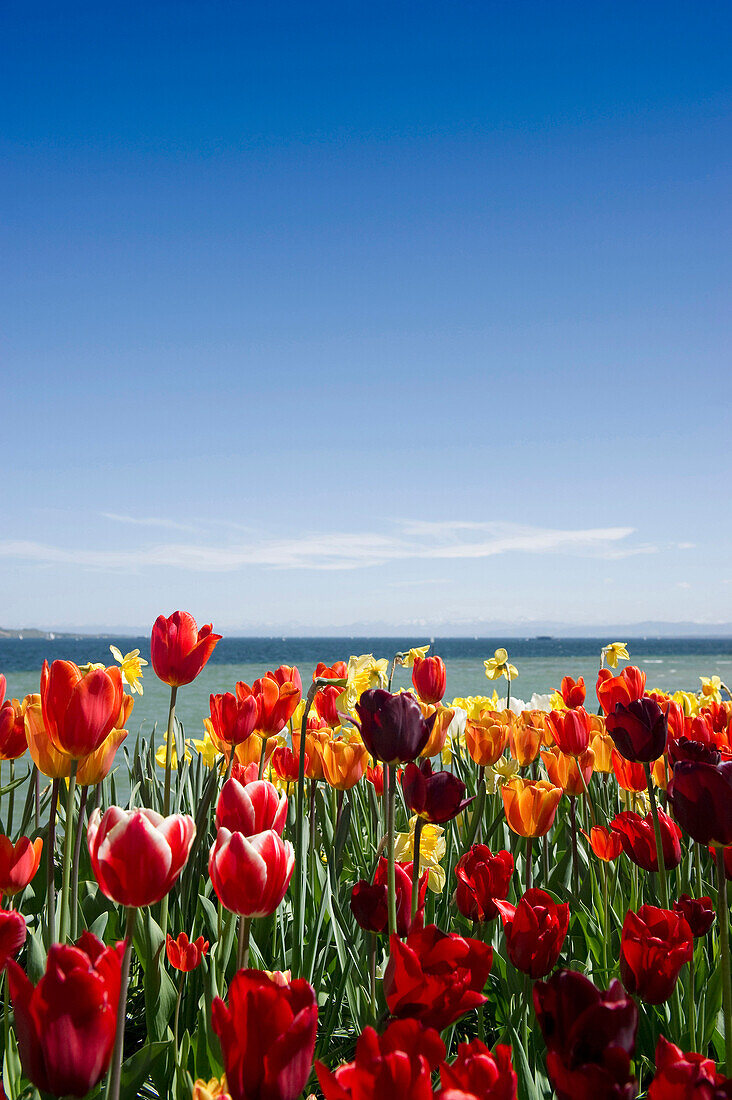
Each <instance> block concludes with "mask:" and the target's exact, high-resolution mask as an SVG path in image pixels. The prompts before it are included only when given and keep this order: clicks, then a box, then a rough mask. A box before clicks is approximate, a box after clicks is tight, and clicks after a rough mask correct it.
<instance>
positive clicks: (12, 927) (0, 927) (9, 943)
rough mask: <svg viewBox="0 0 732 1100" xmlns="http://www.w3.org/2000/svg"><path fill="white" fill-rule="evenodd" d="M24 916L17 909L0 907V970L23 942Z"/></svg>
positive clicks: (16, 952) (15, 953)
mask: <svg viewBox="0 0 732 1100" xmlns="http://www.w3.org/2000/svg"><path fill="white" fill-rule="evenodd" d="M25 935H26V927H25V917H24V916H23V915H22V914H21V913H19V912H18V910H17V909H0V971H2V970H4V969H5V964H6V962H7V961H8V959H13V958H15V956H16V955H17V954H18V952H19V951H20V949H21V947H22V946H23V944H24V943H25Z"/></svg>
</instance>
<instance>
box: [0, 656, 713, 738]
mask: <svg viewBox="0 0 732 1100" xmlns="http://www.w3.org/2000/svg"><path fill="white" fill-rule="evenodd" d="M428 640H429V639H426V638H419V637H417V638H290V639H281V638H224V639H223V640H222V641H221V642H220V643H219V645H218V646H217V648H216V650H215V651H214V654H213V657H212V658H211V660H210V661H209V663H208V665H207V666H206V668H205V669H204V670H203V672H202V673H201V675H200V676H199V677H198V679H197V680H195V681H194V682H193V683H192V684H190V685H188V686H187V687H184V688H181V689H180V691H179V693H178V706H177V714H178V717H179V719H180V721H181V722H182V723H183V726H184V727H185V731H186V735H187V736H193V737H198V736H200V735H201V733H202V731H203V718H204V717H205V716H206V715H207V714H208V710H209V705H208V699H209V695H210V694H211V693H212V692H220V691H231V690H233V687H234V684H235V683H236V681H237V680H244V681H246V682H247V683H250V684H251V682H252V681H253V680H255V679H256V678H257V677H258V676H262V675H263V674H264V673H265V672H266V671H267V669H270V668H276V667H277V666H278V665H280V664H293V663H294V664H296V665H297V666H298V668H299V669H300V673H301V675H302V679H303V683H307V681H309V680H310V678H311V676H312V673H313V669H314V668H315V665H316V664H317V663H318V661H321V660H322V661H325V663H326V664H332V662H333V661H335V660H339V659H342V660H347V659H348V657H349V655H350V654H352V653H374V655H375V656H377V657H387V658H391V657H392V656H393V654H394V653H395V652H397V651H398V650H403V649H408V648H409V647H410V646H414V645H424V644H426V642H427V641H428ZM614 640H615V639H609V638H564V639H559V638H556V639H555V638H552V639H536V638H522V639H519V638H516V639H505V638H486V639H474V638H446V639H435V641H434V643H433V644H432V648H431V652H433V653H438V654H439V655H440V656H441V657H443V658H444V660H445V662H446V665H447V674H448V675H447V693H446V699H447V700H450V699H451V698H452V697H453V696H455V695H463V696H464V695H478V694H489V693H490V692H491V691H492V690H493V688H494V687H497V688H498V690H499V694H500V693H501V692H502V691H503V690H505V684H504V681H499V682H497V683H496V684H493V683H489V681H488V680H487V679H486V677H485V674H484V671H483V661H484V660H485V659H486V658H488V657H491V656H492V655H493V652H494V650H495V649H496V648H497V647H498V646H499V645H505V647H506V648H507V649H508V651H509V655H510V658H511V661H512V662H513V663H514V664H515V665H516V666H517V667H518V670H519V676H518V679H517V680H516V681H515V683H514V684H513V686H512V694H513V695H514V696H515V697H518V698H521V699H524V700H528V699H529V698H530V697H531V695H532V693H534V692H536V693H544V692H548V691H551V689H552V688H555V687H558V686H559V683H560V681H561V679H562V676H564V675H570V676H573V677H575V679H576V678H577V677H578V676H584V677H585V680H586V683H587V685H588V689H590V694H591V688H592V685H593V684H594V681H595V678H596V675H597V669H598V665H599V654H600V648H601V647H602V645H603V644H606V643H607V642H608V641H614ZM622 640H623V641H627V643H628V647H629V650H630V657H631V661H632V663H633V664H638V665H640V666H641V668H643V669H644V670H645V671H646V673H647V676H648V685H649V687H659V688H663V689H665V690H670V689H671V690H672V689H676V688H682V689H684V690H687V691H697V690H698V689H699V686H700V685H699V677H700V676H712V675H715V674H716V675H718V676H720V677H721V679H722V680H724V681H727V682H729V680H731V679H732V639H731V638H655V639H636V640H633V639H628V638H623V639H622ZM110 644H115V645H118V646H119V648H120V649H121V650H122V652H123V653H126V652H127V651H128V650H131V649H135V648H139V649H140V650H141V651H142V654H143V655H144V656H146V657H148V658H149V638H122V639H120V638H115V637H109V638H79V639H75V638H58V639H56V640H53V641H50V640H43V639H23V640H18V639H5V638H4V639H0V672H2V673H4V674H5V676H6V678H7V681H8V696H10V697H13V696H17V697H19V698H22V696H23V695H26V694H27V693H28V692H31V691H38V685H39V675H40V668H41V665H42V663H43V660H44V658H46V659H48V660H53V659H54V658H60V657H61V658H66V659H68V660H73V661H76V662H77V663H79V664H83V663H85V662H86V661H105V662H108V663H113V662H112V658H111V655H110V653H109V646H110ZM144 672H145V675H144V679H143V686H144V694H143V696H142V698H140V697H139V696H135V709H134V711H133V712H132V717H131V720H130V722H129V729H130V733H131V734H135V733H137V731H138V729H140V727H142V729H143V731H144V732H145V733H146V734H148V735H149V733H150V731H151V729H152V727H153V725H154V724H155V723H156V722H157V723H158V725H159V726H164V724H165V722H166V720H167V710H168V695H169V689H168V688H167V686H165V685H164V684H161V683H159V682H158V680H157V679H156V677H155V674H154V672H153V671H152V667H151V666H150V665H148V667H147V668H146V669H145V670H144ZM409 683H410V674H409V672H408V671H406V670H403V669H398V670H397V673H396V675H395V677H394V686H395V688H398V687H407V686H408V685H409ZM591 698H592V695H591Z"/></svg>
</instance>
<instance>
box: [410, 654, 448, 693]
mask: <svg viewBox="0 0 732 1100" xmlns="http://www.w3.org/2000/svg"><path fill="white" fill-rule="evenodd" d="M412 686H413V687H414V690H415V691H416V692H417V695H418V696H419V697H420V699H421V700H422V702H423V703H439V702H440V700H441V699H442V697H443V695H444V694H445V688H446V687H447V672H446V669H445V662H444V661H443V660H442V657H418V658H417V659H416V661H415V662H414V666H413V668H412Z"/></svg>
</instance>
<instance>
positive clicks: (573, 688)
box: [560, 676, 587, 707]
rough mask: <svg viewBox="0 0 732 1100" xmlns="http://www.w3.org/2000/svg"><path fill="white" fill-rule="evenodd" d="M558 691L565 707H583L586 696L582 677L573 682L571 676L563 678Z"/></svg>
mask: <svg viewBox="0 0 732 1100" xmlns="http://www.w3.org/2000/svg"><path fill="white" fill-rule="evenodd" d="M560 690H561V693H562V699H563V700H564V705H565V707H581V706H583V705H584V701H585V696H586V694H587V689H586V688H585V679H584V676H580V678H579V680H573V679H572V677H571V676H565V677H564V679H563V680H562V686H561V689H560Z"/></svg>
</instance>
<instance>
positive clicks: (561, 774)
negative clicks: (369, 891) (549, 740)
mask: <svg viewBox="0 0 732 1100" xmlns="http://www.w3.org/2000/svg"><path fill="white" fill-rule="evenodd" d="M567 713H568V714H576V713H577V711H574V710H570V711H567ZM541 758H542V760H543V761H544V767H545V768H546V771H547V775H548V776H549V780H550V782H551V783H552V784H553V785H554V786H555V787H561V788H562V791H563V792H564V794H566V795H569V796H570V797H571V798H576V797H577V795H582V794H585V792H586V790H587V784H588V783H589V781H590V779H591V778H592V770H593V768H594V766H595V754H594V752H593V751H592V749H589V748H588V749H585V750H584V752H582V753H580V754H579V756H570V755H569V754H568V753H565V752H562V751H560V749H559V748H558V746H557V745H553V746H552V747H551V748H550V749H542V752H541Z"/></svg>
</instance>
